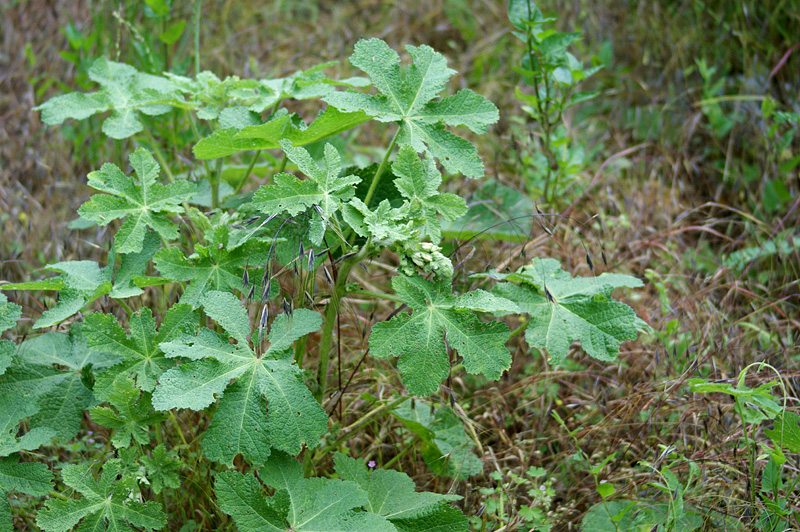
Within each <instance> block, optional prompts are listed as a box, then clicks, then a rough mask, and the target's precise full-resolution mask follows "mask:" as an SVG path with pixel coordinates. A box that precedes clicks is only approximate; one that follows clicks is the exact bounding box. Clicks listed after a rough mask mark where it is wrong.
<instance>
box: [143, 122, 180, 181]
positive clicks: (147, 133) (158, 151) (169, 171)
mask: <svg viewBox="0 0 800 532" xmlns="http://www.w3.org/2000/svg"><path fill="white" fill-rule="evenodd" d="M144 136H145V137H147V142H148V143H149V144H150V147H151V148H152V149H153V153H154V154H155V156H156V159H158V164H160V165H161V169H162V170H164V173H165V174H167V179H169V182H170V183H172V182H173V181H175V176H174V175H172V169H171V168H170V167H169V164H167V160H166V159H165V158H164V154H163V153H161V149H160V148H159V147H158V144H157V143H156V139H155V138H154V137H153V134H152V133H150V130H149V129H147V128H144Z"/></svg>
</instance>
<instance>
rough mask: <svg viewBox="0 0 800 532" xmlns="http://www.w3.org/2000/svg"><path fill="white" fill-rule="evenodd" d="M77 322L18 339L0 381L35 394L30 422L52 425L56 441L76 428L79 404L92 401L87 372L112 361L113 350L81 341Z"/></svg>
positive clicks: (80, 411)
mask: <svg viewBox="0 0 800 532" xmlns="http://www.w3.org/2000/svg"><path fill="white" fill-rule="evenodd" d="M83 325H84V324H82V323H73V324H72V326H71V327H70V330H69V334H65V333H58V332H49V333H46V334H43V335H41V336H37V337H35V338H30V339H28V340H26V341H24V342H23V343H22V344H20V346H19V359H18V362H17V364H16V365H14V366H12V368H11V369H10V371H9V374H8V375H7V376H6V377H5V378H4V379H3V382H2V385H0V389H2V388H9V389H11V390H14V391H13V393H17V394H23V395H26V396H31V397H34V398H36V402H37V405H38V412H37V413H35V414H34V415H32V417H31V419H30V422H29V423H30V426H31V427H32V428H37V427H43V428H48V429H52V430H54V431H55V433H56V437H57V438H58V440H59V441H60V442H62V443H66V442H68V441H69V440H71V439H72V438H73V437H74V436H75V435H76V434H77V433H78V430H79V429H80V424H81V421H82V420H83V412H84V410H86V409H88V408H89V407H91V406H94V405H95V404H97V400H96V399H95V397H94V395H93V393H92V390H91V385H90V384H89V381H88V379H86V378H85V377H86V374H87V372H88V371H90V368H91V371H94V372H97V371H102V370H103V369H105V368H108V367H109V366H111V365H113V364H114V363H116V362H118V359H117V358H115V357H114V356H113V355H110V354H108V353H104V352H101V351H98V350H95V349H92V348H90V347H89V346H88V345H87V343H86V338H85V337H84V335H83ZM34 368H35V371H32V370H34ZM37 373H38V375H39V377H38V378H36V375H37Z"/></svg>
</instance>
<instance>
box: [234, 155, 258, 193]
mask: <svg viewBox="0 0 800 532" xmlns="http://www.w3.org/2000/svg"><path fill="white" fill-rule="evenodd" d="M261 151H262V150H258V151H257V152H256V154H255V155H253V160H252V161H250V166H248V167H247V171H246V172H245V173H244V175H243V176H242V179H241V180H240V181H239V184H238V185H236V190H234V191H233V195H234V196H235V195H236V194H238V193H239V192H241V191H242V187H243V186H244V184H245V182H246V181H247V178H249V177H250V172H252V171H253V167H254V166H255V165H256V161H257V160H258V156H259V155H261Z"/></svg>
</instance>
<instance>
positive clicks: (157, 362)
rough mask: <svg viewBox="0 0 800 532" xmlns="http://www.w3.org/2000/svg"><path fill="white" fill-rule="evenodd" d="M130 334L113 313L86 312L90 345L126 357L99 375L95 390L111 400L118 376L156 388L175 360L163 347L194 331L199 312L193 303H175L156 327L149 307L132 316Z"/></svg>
mask: <svg viewBox="0 0 800 532" xmlns="http://www.w3.org/2000/svg"><path fill="white" fill-rule="evenodd" d="M128 327H129V328H130V334H127V333H126V332H125V330H124V329H123V328H122V327H121V326H120V325H119V323H118V322H117V320H116V318H114V316H112V315H110V314H102V313H93V314H89V315H88V316H86V319H85V322H84V335H85V337H86V342H87V344H88V346H89V347H91V348H95V349H102V350H103V351H104V352H107V353H110V354H112V355H114V356H116V357H118V358H120V359H121V360H122V362H120V363H119V364H117V365H115V366H112V367H110V368H108V369H107V370H106V371H105V372H103V373H101V374H100V375H98V377H97V380H96V382H95V387H94V394H95V396H97V398H98V399H100V400H102V401H107V400H108V398H109V397H110V395H109V394H110V393H111V392H112V390H113V388H114V380H115V379H117V378H121V379H124V378H126V376H131V377H133V378H135V380H136V387H137V388H139V389H140V390H142V391H145V392H152V391H153V389H154V388H155V385H156V382H157V380H158V378H159V377H160V376H161V374H162V373H163V372H164V371H165V370H166V369H167V368H169V367H172V366H174V365H175V364H174V362H173V361H172V360H170V359H167V358H166V357H165V356H164V352H163V351H162V350H161V349H160V348H159V344H160V343H162V342H170V341H172V340H174V339H175V338H177V337H179V336H184V335H186V334H190V333H191V332H193V331H194V330H195V329H196V327H197V316H196V315H195V314H194V313H193V312H192V308H191V307H190V306H189V305H174V306H173V307H172V308H171V309H169V311H167V314H166V316H165V318H164V323H162V324H161V328H160V329H159V330H158V331H156V322H155V319H153V315H152V313H151V311H150V309H149V308H144V309H142V310H140V311H139V312H138V313H137V314H133V315H132V316H130V317H129V322H128Z"/></svg>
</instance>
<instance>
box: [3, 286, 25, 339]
mask: <svg viewBox="0 0 800 532" xmlns="http://www.w3.org/2000/svg"><path fill="white" fill-rule="evenodd" d="M21 316H22V307H20V306H19V305H17V304H16V303H11V302H9V301H8V298H7V297H6V295H5V294H4V293H2V292H0V333H1V332H3V331H5V330H8V329H10V328H11V327H14V326H15V325H16V324H17V320H19V318H20V317H21Z"/></svg>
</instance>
